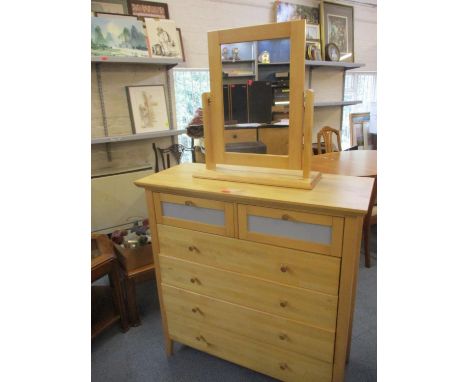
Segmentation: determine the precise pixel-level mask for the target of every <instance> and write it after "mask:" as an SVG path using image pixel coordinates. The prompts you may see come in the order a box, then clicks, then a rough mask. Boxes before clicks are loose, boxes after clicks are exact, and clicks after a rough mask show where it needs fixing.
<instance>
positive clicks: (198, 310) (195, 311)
mask: <svg viewBox="0 0 468 382" xmlns="http://www.w3.org/2000/svg"><path fill="white" fill-rule="evenodd" d="M192 312H193V313H197V312H199V313H200V314H201V312H202V311H201V310H200V308H199V307H198V306H196V307H195V308H192Z"/></svg>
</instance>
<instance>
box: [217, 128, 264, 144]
mask: <svg viewBox="0 0 468 382" xmlns="http://www.w3.org/2000/svg"><path fill="white" fill-rule="evenodd" d="M256 141H257V129H237V130H225V131H224V143H234V142H256Z"/></svg>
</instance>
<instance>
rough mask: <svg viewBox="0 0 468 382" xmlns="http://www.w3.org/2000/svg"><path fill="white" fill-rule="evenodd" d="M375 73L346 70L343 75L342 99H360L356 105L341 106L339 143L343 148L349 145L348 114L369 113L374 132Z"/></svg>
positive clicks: (371, 129)
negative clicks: (344, 75)
mask: <svg viewBox="0 0 468 382" xmlns="http://www.w3.org/2000/svg"><path fill="white" fill-rule="evenodd" d="M376 93H377V73H376V72H348V73H346V77H345V90H344V101H354V100H360V101H362V103H360V104H358V105H352V106H345V107H344V108H343V122H342V126H341V132H342V134H341V141H342V142H341V143H342V146H343V149H346V148H349V147H350V146H351V138H350V127H349V114H350V113H364V112H370V113H371V126H370V128H369V129H370V131H375V132H376V126H375V122H374V121H375V118H376V114H377V111H376V110H377V96H376Z"/></svg>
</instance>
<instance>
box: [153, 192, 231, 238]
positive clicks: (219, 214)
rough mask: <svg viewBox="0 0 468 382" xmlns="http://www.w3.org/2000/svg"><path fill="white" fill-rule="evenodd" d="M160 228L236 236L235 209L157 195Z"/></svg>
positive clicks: (186, 198) (216, 202)
mask: <svg viewBox="0 0 468 382" xmlns="http://www.w3.org/2000/svg"><path fill="white" fill-rule="evenodd" d="M153 197H154V205H155V209H156V221H157V222H158V223H159V224H167V225H170V226H175V227H181V228H189V229H193V230H196V231H202V232H208V233H214V234H216V235H223V236H234V205H233V204H231V203H225V202H219V201H216V200H209V199H200V198H192V197H190V196H180V195H171V194H158V193H154V194H153Z"/></svg>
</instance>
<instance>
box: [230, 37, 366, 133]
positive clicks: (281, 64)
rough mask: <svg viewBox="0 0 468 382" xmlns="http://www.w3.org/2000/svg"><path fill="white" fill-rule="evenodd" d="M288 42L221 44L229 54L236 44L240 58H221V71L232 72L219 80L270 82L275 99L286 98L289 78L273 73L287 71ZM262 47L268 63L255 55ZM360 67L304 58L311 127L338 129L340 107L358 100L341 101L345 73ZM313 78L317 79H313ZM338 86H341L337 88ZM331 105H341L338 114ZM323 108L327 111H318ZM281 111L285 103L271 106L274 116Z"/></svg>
mask: <svg viewBox="0 0 468 382" xmlns="http://www.w3.org/2000/svg"><path fill="white" fill-rule="evenodd" d="M288 44H289V41H288V40H285V39H280V40H264V41H253V42H245V43H237V44H227V45H223V46H222V48H223V47H227V48H228V52H229V53H231V51H232V49H233V48H234V47H237V48H238V49H239V56H240V57H241V60H238V61H226V60H224V61H222V65H223V72H227V73H233V74H232V75H230V76H228V77H224V78H223V83H224V84H239V85H242V84H245V83H246V82H247V80H249V79H254V80H256V81H271V82H272V88H274V89H276V90H274V99H275V100H276V101H278V102H279V101H282V102H284V101H287V100H288V93H287V91H286V92H284V90H287V88H288V86H289V78H277V77H276V76H275V73H277V72H289V48H288V47H289V45H288ZM263 50H267V51H269V52H270V61H271V62H270V63H269V64H263V63H260V62H258V61H257V57H258V56H259V54H261V52H262V51H263ZM363 66H364V64H361V63H354V62H336V61H313V60H306V61H305V70H306V74H307V75H306V81H305V84H304V89H309V88H313V89H314V90H315V92H316V101H315V105H314V106H315V107H316V108H317V109H318V110H317V117H316V118H315V126H316V128H317V129H318V128H320V127H322V126H324V125H333V126H335V127H338V128H341V123H342V115H343V109H342V108H343V107H344V106H350V105H357V104H359V103H361V102H362V101H360V100H351V101H344V100H343V98H344V78H345V72H346V71H347V70H351V69H357V68H360V67H363ZM250 70H251V71H253V74H252V75H246V74H243V73H239V74H237V75H236V74H235V72H236V71H239V72H241V71H244V72H245V71H250ZM330 71H332V72H330ZM340 71H341V72H342V73H341V75H340V74H339V72H340ZM337 75H338V76H339V79H338V78H337ZM326 76H327V77H326ZM313 78H314V79H316V80H317V81H313ZM326 78H329V81H327V80H326ZM324 79H325V80H324ZM329 87H331V88H332V89H330V88H329ZM339 88H341V91H340V90H339ZM281 89H283V90H281ZM281 106H283V107H281ZM331 108H341V110H340V111H339V113H338V111H337V110H332V109H331ZM325 109H326V110H328V111H326V112H325V111H321V110H325ZM285 111H287V105H284V104H283V105H281V104H279V103H278V104H276V106H273V113H276V116H277V118H281V117H282V116H281V114H284V112H285ZM338 114H339V115H338ZM313 135H314V139H315V137H316V131H314V134H313Z"/></svg>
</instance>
